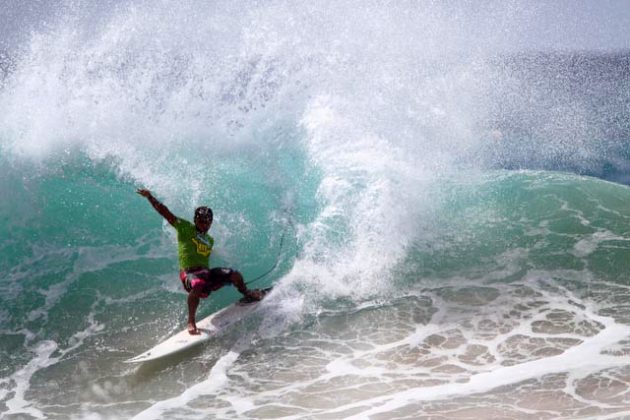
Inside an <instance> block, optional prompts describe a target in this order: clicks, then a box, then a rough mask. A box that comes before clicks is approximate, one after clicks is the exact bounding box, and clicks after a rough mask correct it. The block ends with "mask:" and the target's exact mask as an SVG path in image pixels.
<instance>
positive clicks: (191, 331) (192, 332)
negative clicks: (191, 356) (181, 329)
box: [188, 322, 201, 335]
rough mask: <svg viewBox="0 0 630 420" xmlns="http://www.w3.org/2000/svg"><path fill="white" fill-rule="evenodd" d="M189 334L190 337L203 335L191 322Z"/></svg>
mask: <svg viewBox="0 0 630 420" xmlns="http://www.w3.org/2000/svg"><path fill="white" fill-rule="evenodd" d="M188 334H190V335H199V334H201V333H200V332H199V330H198V329H197V326H196V325H195V324H194V323H192V322H189V323H188Z"/></svg>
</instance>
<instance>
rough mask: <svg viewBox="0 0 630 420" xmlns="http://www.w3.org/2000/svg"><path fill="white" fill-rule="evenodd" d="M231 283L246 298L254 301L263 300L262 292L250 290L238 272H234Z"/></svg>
mask: <svg viewBox="0 0 630 420" xmlns="http://www.w3.org/2000/svg"><path fill="white" fill-rule="evenodd" d="M230 281H231V282H232V284H233V285H234V287H236V289H237V290H238V291H239V292H241V293H242V294H243V295H244V296H247V297H249V298H251V299H254V300H260V299H262V296H263V295H262V292H261V291H260V290H255V289H254V290H249V289H247V286H246V285H245V281H244V280H243V276H242V275H241V273H239V272H238V271H232V274H231V275H230Z"/></svg>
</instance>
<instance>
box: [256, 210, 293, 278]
mask: <svg viewBox="0 0 630 420" xmlns="http://www.w3.org/2000/svg"><path fill="white" fill-rule="evenodd" d="M289 224H291V222H288V223H287V224H286V225H285V226H284V230H283V231H282V236H281V237H280V246H279V247H278V255H277V256H276V262H275V263H274V264H273V266H272V267H271V268H270V269H269V270H267V271H265V272H264V273H263V274H261V275H259V276H258V277H256V278H255V279H252V280H250V281H246V282H245V285H250V284H252V283H254V282H257V281H258V280H261V279H263V278H265V277H266V276H268V275H269V274H271V272H272V271H273V270H275V269H276V267H278V264H279V263H280V256H281V255H282V248H283V246H284V238H285V236H286V234H287V226H288V225H289Z"/></svg>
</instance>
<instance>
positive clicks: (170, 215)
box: [136, 188, 177, 225]
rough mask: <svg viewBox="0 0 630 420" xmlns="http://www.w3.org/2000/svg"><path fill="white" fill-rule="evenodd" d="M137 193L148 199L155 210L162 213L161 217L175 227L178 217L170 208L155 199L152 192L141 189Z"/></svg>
mask: <svg viewBox="0 0 630 420" xmlns="http://www.w3.org/2000/svg"><path fill="white" fill-rule="evenodd" d="M136 192H137V193H138V194H140V195H141V196H143V197H145V198H147V199H148V200H149V203H151V205H152V206H153V208H154V209H155V210H156V211H157V212H158V213H160V215H161V216H162V217H163V218H165V219H166V221H167V222H169V223H170V224H171V225H175V222H176V221H177V216H175V215H174V214H173V213H171V211H170V210H169V209H168V207H166V206H165V205H164V204H162V203H160V201H159V200H158V199H157V198H155V197H153V194H151V191H149V190H145V189H142V188H140V189H138V190H137V191H136Z"/></svg>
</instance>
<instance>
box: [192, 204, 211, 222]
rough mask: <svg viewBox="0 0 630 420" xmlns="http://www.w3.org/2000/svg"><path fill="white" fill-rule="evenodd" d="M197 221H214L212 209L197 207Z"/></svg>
mask: <svg viewBox="0 0 630 420" xmlns="http://www.w3.org/2000/svg"><path fill="white" fill-rule="evenodd" d="M195 219H208V220H212V209H211V208H209V207H206V206H201V207H197V208H196V209H195Z"/></svg>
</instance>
